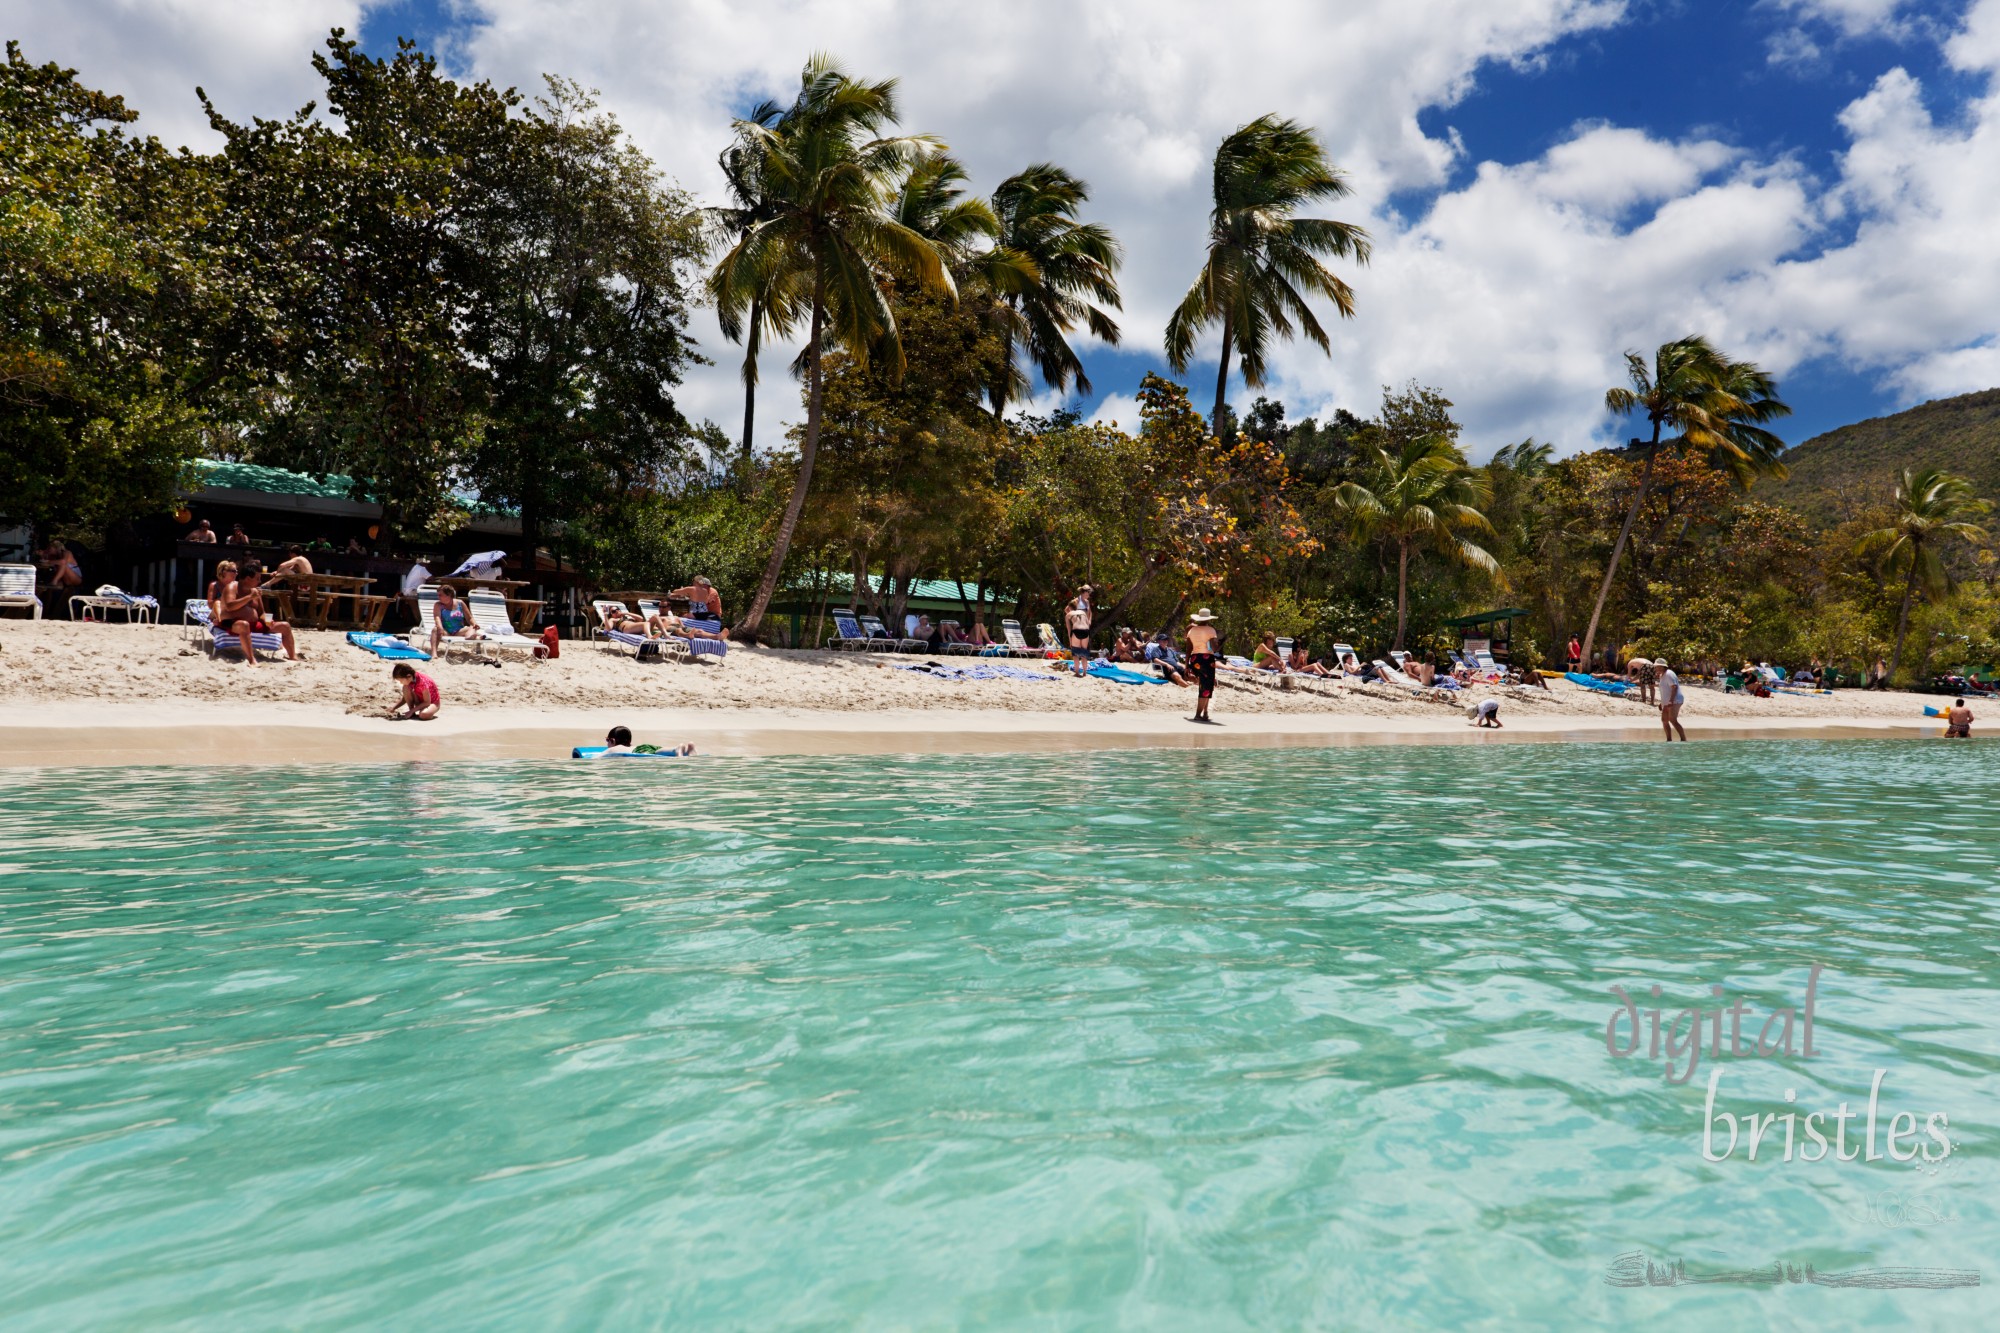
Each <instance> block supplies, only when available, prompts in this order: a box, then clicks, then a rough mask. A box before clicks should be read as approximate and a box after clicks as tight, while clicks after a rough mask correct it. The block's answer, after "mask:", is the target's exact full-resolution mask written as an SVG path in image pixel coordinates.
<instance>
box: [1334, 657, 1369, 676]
mask: <svg viewBox="0 0 2000 1333" xmlns="http://www.w3.org/2000/svg"><path fill="white" fill-rule="evenodd" d="M1372 669H1373V668H1371V667H1364V666H1362V665H1361V659H1360V658H1358V657H1356V656H1355V655H1354V654H1353V653H1342V654H1341V655H1340V673H1341V674H1342V675H1343V676H1360V677H1362V678H1364V679H1366V678H1367V675H1368V673H1369V671H1371V670H1372Z"/></svg>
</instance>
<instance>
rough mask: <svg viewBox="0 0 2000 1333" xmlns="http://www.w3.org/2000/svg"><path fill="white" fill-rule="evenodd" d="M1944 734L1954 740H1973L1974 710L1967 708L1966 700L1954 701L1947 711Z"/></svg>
mask: <svg viewBox="0 0 2000 1333" xmlns="http://www.w3.org/2000/svg"><path fill="white" fill-rule="evenodd" d="M1944 734H1945V735H1946V736H1947V737H1948V738H1950V739H1952V740H1959V741H1965V740H1971V739H1972V710H1971V709H1970V708H1967V707H1966V706H1965V700H1963V699H1954V700H1952V701H1951V707H1950V708H1948V709H1946V710H1945V715H1944Z"/></svg>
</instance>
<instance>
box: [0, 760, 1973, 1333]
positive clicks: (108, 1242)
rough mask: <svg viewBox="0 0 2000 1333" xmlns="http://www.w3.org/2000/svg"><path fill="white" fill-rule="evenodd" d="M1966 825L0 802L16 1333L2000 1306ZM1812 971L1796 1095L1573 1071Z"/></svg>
mask: <svg viewBox="0 0 2000 1333" xmlns="http://www.w3.org/2000/svg"><path fill="white" fill-rule="evenodd" d="M1996 789H2000V748H1996V747H1993V746H1987V745H1976V746H1949V745H1945V744H1943V743H1941V742H1795V741H1773V742H1761V741H1759V742H1739V743H1729V744H1721V743H1718V744H1711V745H1688V746H1671V747H1669V746H1657V745H1655V746H1632V745H1611V744H1591V745H1575V746H1572V745H1537V746H1509V747H1505V748H1498V747H1484V746H1482V747H1451V746H1439V747H1408V748H1381V749H1373V748H1364V749H1337V750H1307V749H1301V750H1283V751H1271V750H1246V751H1195V752H1187V751H1133V752H1117V753H1092V754H1078V755H1060V756H1058V755H1045V754H1023V755H1020V756H1016V757H1010V756H979V757H963V758H951V757H922V758H897V757H873V758H869V757H841V758H828V759H754V760H751V759H743V760H737V759H705V760H700V761H686V762H683V761H673V762H659V763H643V762H624V763H600V764H589V765H583V764H576V763H530V764H480V765H396V766H370V767H360V766H356V767H302V768H297V769H280V770H272V769H256V770H237V769H164V768H148V769H128V770H108V769H95V770H73V771H67V770H65V771H58V770H40V771H33V770H0V1324H5V1325H6V1326H7V1327H10V1328H11V1327H16V1326H18V1327H21V1328H30V1329H42V1328H46V1329H69V1328H82V1327H90V1328H110V1327H145V1328H162V1327H186V1328H196V1327H211V1328H212V1327H218V1326H229V1327H235V1328H251V1327H273V1326H283V1327H337V1326H338V1327H346V1326H362V1325H373V1326H388V1327H423V1328H426V1329H428V1330H437V1329H446V1328H470V1327H496V1326H512V1327H537V1328H558V1327H561V1328H613V1327H616V1328H623V1327H676V1328H693V1327H716V1328H746V1327H755V1328H760V1329H774V1328H807V1327H828V1328H832V1327H847V1326H872V1327H885V1326H886V1327H905V1326H907V1327H948V1326H958V1325H985V1326H997V1327H1035V1328H1064V1329H1067V1328H1076V1329H1085V1328H1105V1327H1132V1328H1152V1327H1162V1328H1200V1329H1228V1328H1301V1327H1323V1328H1348V1327H1356V1328H1361V1327H1366V1328H1406V1327H1407V1328H1438V1327H1452V1326H1463V1327H1473V1328H1481V1327H1492V1328H1519V1327H1568V1326H1601V1325H1610V1324H1623V1323H1626V1322H1628V1321H1637V1322H1640V1323H1643V1324H1644V1325H1645V1326H1648V1327H1689V1328H1696V1327H1700V1328H1714V1327H1724V1326H1745V1327H1748V1326H1756V1327H1793V1326H1797V1327H1806V1326H1809V1325H1810V1326H1813V1327H1854V1326H1883V1327H1909V1326H1944V1325H1946V1324H1950V1323H1954V1322H1956V1323H1957V1324H1958V1325H1959V1326H1966V1327H1971V1326H1974V1325H1976V1324H1977V1323H1979V1322H1981V1321H1980V1319H1979V1318H1978V1317H1977V1316H1978V1313H1979V1312H1980V1311H1981V1309H1982V1304H1983V1303H1982V1301H1981V1299H1980V1297H1981V1293H1980V1291H1979V1290H1977V1289H1971V1290H1943V1291H1925V1290H1906V1289H1895V1290H1829V1289H1812V1288H1804V1289H1802V1288H1801V1287H1799V1286H1797V1285H1792V1284H1786V1283H1779V1284H1777V1285H1775V1286H1773V1285H1768V1284H1764V1285H1750V1286H1742V1285H1719V1286H1713V1285H1712V1286H1682V1287H1677V1288H1675V1289H1672V1290H1655V1289H1651V1288H1646V1289H1640V1290H1631V1289H1624V1288H1619V1287H1615V1286H1612V1285H1608V1284H1607V1283H1606V1281H1605V1276H1604V1275H1605V1273H1606V1271H1607V1268H1608V1267H1609V1265H1610V1264H1611V1263H1612V1261H1613V1260H1614V1258H1615V1257H1617V1256H1618V1255H1621V1254H1627V1253H1630V1252H1632V1251H1644V1252H1645V1253H1646V1254H1647V1255H1648V1256H1650V1257H1652V1258H1653V1259H1655V1260H1656V1261H1660V1262H1668V1263H1670V1262H1672V1261H1674V1260H1676V1259H1678V1260H1681V1261H1683V1262H1684V1263H1685V1264H1686V1266H1687V1268H1688V1270H1689V1271H1690V1272H1693V1271H1697V1270H1700V1271H1711V1270H1716V1271H1719V1270H1729V1269H1750V1268H1755V1267H1759V1266H1768V1265H1770V1264H1771V1263H1773V1262H1777V1261H1784V1262H1787V1263H1792V1264H1796V1265H1805V1264H1808V1263H1810V1264H1813V1265H1815V1266H1816V1268H1817V1269H1818V1270H1819V1271H1821V1272H1832V1271H1843V1270H1854V1269H1867V1268H1879V1267H1921V1268H1925V1269H1944V1270H1953V1271H1970V1270H1978V1269H1980V1268H1981V1267H1982V1264H1983V1265H1984V1267H1985V1270H1986V1271H1985V1274H1984V1280H1985V1281H1987V1282H1993V1281H2000V1211H1996V1206H1995V1203H1994V1199H1995V1190H1994V1186H1995V1184H1996V1183H2000V1182H1996V1180H1995V1175H1994V1171H1993V1167H1992V1152H1993V1146H1994V1144H1995V1141H1996V1140H1995V1133H1994V1130H1995V1125H1996V1122H2000V1038H1996V1027H1995V1020H1996V1015H2000V993H1996V978H2000V930H1996V926H1997V925H2000V915H1997V914H2000V830H1996V828H1995V827H1994V821H1993V819H1992V815H1991V813H1990V811H1991V798H1992V793H1993V792H1994V791H1995V790H1996ZM1815 965H1818V966H1819V967H1821V968H1822V969H1823V971H1822V973H1821V975H1820V979H1819V982H1818V989H1817V995H1816V1014H1815V1017H1816V1029H1815V1034H1814V1040H1815V1042H1816V1043H1817V1046H1818V1053H1817V1054H1816V1055H1815V1056H1814V1057H1813V1058H1811V1059H1805V1058H1793V1059H1789V1060H1759V1059H1751V1058H1731V1057H1730V1056H1729V1055H1728V1051H1727V1047H1728V1041H1729V1036H1728V1032H1727V1024H1726V1020H1725V1024H1724V1033H1723V1037H1722V1042H1723V1047H1724V1054H1723V1055H1722V1056H1720V1057H1711V1055H1710V1053H1709V1050H1708V1048H1707V1047H1704V1048H1703V1050H1702V1052H1701V1059H1700V1062H1699V1064H1698V1066H1697V1068H1696V1069H1695V1071H1694V1073H1693V1075H1692V1076H1691V1077H1690V1078H1689V1079H1688V1081H1686V1082H1685V1083H1674V1082H1671V1081H1669V1079H1668V1077H1667V1073H1666V1069H1665V1063H1666V1062H1665V1061H1664V1060H1663V1059H1662V1058H1657V1057H1651V1056H1650V1055H1649V1054H1648V1052H1647V1051H1646V1050H1645V1049H1643V1048H1642V1049H1641V1050H1640V1051H1639V1052H1638V1053H1636V1054H1635V1055H1634V1056H1632V1057H1631V1058H1626V1059H1618V1058H1614V1057H1613V1056H1612V1055H1611V1054H1610V1053H1609V1052H1608V1051H1607V1049H1606V1037H1605V1029H1606V1023H1607V1020H1609V1019H1610V1018H1611V1017H1612V1015H1613V1014H1614V1012H1615V1011H1618V1009H1619V1002H1618V1000H1617V998H1616V997H1615V996H1614V995H1613V993H1612V990H1611V988H1612V987H1613V986H1614V985H1616V986H1621V987H1623V988H1624V989H1625V991H1626V992H1627V993H1629V994H1631V995H1632V996H1633V998H1634V1002H1635V1004H1636V1005H1638V1006H1641V1007H1647V1008H1650V1007H1653V1006H1655V1005H1658V1006H1661V1007H1663V1008H1664V1009H1665V1010H1666V1014H1665V1021H1666V1023H1667V1024H1668V1025H1669V1026H1670V1025H1671V1022H1672V1019H1673V1016H1674V1014H1675V1013H1676V1012H1677V1011H1679V1010H1681V1009H1683V1008H1686V1007H1689V1006H1694V1005H1700V1006H1703V1007H1711V1006H1712V1004H1713V1003H1714V1002H1712V1001H1711V998H1710V997H1711V991H1710V989H1709V988H1710V987H1711V986H1712V985H1721V986H1724V987H1725V988H1726V996H1727V997H1728V998H1727V999H1725V1000H1724V1001H1722V1002H1720V1003H1721V1005H1722V1006H1723V1007H1726V1006H1727V1004H1728V1003H1729V1002H1730V1001H1733V1000H1734V999H1735V998H1737V997H1739V996H1740V997H1743V998H1744V999H1745V1000H1746V1002H1747V1004H1748V1005H1749V1006H1750V1008H1751V1009H1752V1010H1753V1011H1755V1012H1756V1013H1757V1014H1759V1015H1760V1016H1761V1015H1763V1014H1767V1013H1769V1012H1770V1011H1771V1010H1773V1009H1775V1008H1780V1007H1785V1006H1792V1007H1798V1006H1802V1005H1803V1003H1804V1001H1805V995H1806V987H1807V980H1808V976H1809V974H1810V970H1811V969H1812V968H1813V967H1814V966H1815ZM1656 984H1657V985H1659V986H1660V987H1661V988H1662V992H1663V996H1664V998H1663V999H1661V1000H1657V1001H1656V1000H1654V999H1652V998H1651V996H1650V992H1649V989H1648V988H1650V987H1651V986H1653V985H1656ZM1754 1021H1756V1022H1761V1017H1760V1018H1758V1019H1757V1020H1754ZM1621 1031H1622V1029H1621ZM1715 1070H1719V1071H1720V1075H1721V1076H1720V1084H1719V1090H1718V1093H1717V1100H1716V1105H1717V1107H1718V1108H1722V1107H1724V1106H1727V1107H1728V1108H1729V1109H1730V1110H1731V1111H1732V1112H1735V1113H1745V1112H1749V1111H1751V1110H1752V1109H1755V1110H1757V1111H1761V1112H1765V1113H1779V1114H1782V1113H1784V1112H1786V1111H1793V1110H1796V1111H1798V1112H1799V1113H1801V1115H1803V1113H1804V1112H1805V1111H1807V1110H1819V1111H1825V1112H1831V1111H1833V1109H1834V1108H1835V1107H1836V1106H1837V1105H1839V1104H1840V1103H1842V1102H1846V1103H1849V1104H1851V1105H1852V1106H1854V1107H1855V1108H1856V1109H1857V1115H1858V1114H1859V1111H1860V1109H1861V1108H1864V1107H1865V1106H1866V1104H1867V1103H1868V1101H1869V1096H1870V1088H1871V1083H1872V1082H1873V1080H1874V1078H1875V1075H1876V1071H1886V1073H1885V1074H1884V1076H1883V1080H1882V1083H1881V1087H1880V1094H1879V1095H1880V1102H1881V1107H1882V1117H1883V1120H1884V1122H1885V1124H1886V1122H1887V1120H1888V1117H1889V1116H1890V1114H1891V1112H1892V1110H1894V1111H1903V1110H1907V1111H1910V1112H1913V1113H1914V1114H1915V1118H1916V1122H1917V1124H1918V1125H1919V1126H1922V1125H1923V1124H1924V1123H1925V1117H1926V1116H1927V1115H1929V1114H1930V1113H1932V1112H1943V1113H1946V1114H1948V1116H1949V1137H1950V1139H1951V1140H1952V1141H1953V1142H1954V1143H1955V1144H1956V1145H1957V1147H1956V1149H1955V1151H1954V1153H1953V1154H1952V1156H1951V1157H1949V1158H1948V1159H1946V1160H1945V1161H1944V1162H1943V1163H1942V1164H1939V1165H1934V1166H1926V1164H1925V1163H1924V1162H1923V1160H1922V1159H1921V1158H1918V1159H1917V1160H1916V1162H1915V1163H1914V1164H1912V1163H1895V1162H1891V1161H1887V1160H1883V1161H1874V1162H1871V1161H1868V1160H1865V1159H1860V1160H1855V1161H1848V1162H1833V1161H1821V1162H1817V1163H1805V1162H1802V1161H1784V1160H1782V1159H1779V1158H1777V1157H1775V1156H1774V1155H1773V1152H1774V1150H1773V1148H1772V1141H1771V1140H1768V1139H1767V1141H1766V1143H1765V1148H1764V1150H1763V1151H1762V1152H1761V1153H1760V1155H1759V1160H1757V1161H1754V1162H1752V1161H1749V1160H1746V1158H1745V1149H1744V1147H1738V1148H1737V1149H1736V1151H1735V1153H1734V1154H1733V1155H1732V1156H1731V1157H1730V1158H1729V1159H1727V1160H1723V1161H1707V1160H1704V1157H1703V1153H1702V1147H1703V1123H1704V1105H1705V1099H1706V1096H1707V1091H1708V1080H1709V1077H1710V1074H1711V1072H1712V1071H1715ZM1676 1072H1678V1071H1676ZM1787 1090H1791V1091H1792V1093H1793V1094H1794V1097H1795V1101H1794V1102H1791V1103H1788V1102H1786V1100H1785V1094H1786V1091H1787ZM1720 1132H1721V1131H1720V1130H1718V1131H1717V1133H1718V1134H1720ZM1859 1132H1860V1131H1859V1128H1858V1122H1857V1127H1856V1128H1854V1129H1851V1130H1850V1131H1849V1133H1850V1135H1853V1136H1858V1134H1859ZM1918 1137H1919V1139H1923V1141H1925V1142H1929V1141H1930V1140H1928V1139H1924V1137H1923V1134H1922V1132H1921V1130H1920V1131H1919V1134H1918ZM1850 1141H1855V1140H1852V1139H1851V1140H1850ZM1913 1199H1920V1201H1921V1202H1920V1206H1918V1207H1916V1208H1915V1209H1914V1210H1913V1207H1912V1200H1913ZM1885 1200H1887V1201H1889V1203H1890V1204H1893V1205H1894V1206H1885ZM1986 1312H1987V1313H1990V1307H1989V1308H1987V1311H1986Z"/></svg>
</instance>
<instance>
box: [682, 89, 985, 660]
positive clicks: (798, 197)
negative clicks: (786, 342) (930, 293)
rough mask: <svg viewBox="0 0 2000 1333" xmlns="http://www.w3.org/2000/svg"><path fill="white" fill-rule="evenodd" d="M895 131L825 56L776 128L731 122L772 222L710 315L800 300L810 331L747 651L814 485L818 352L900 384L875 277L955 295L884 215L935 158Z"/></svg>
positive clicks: (884, 299)
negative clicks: (798, 420) (763, 298)
mask: <svg viewBox="0 0 2000 1333" xmlns="http://www.w3.org/2000/svg"><path fill="white" fill-rule="evenodd" d="M895 122H896V81H895V80H894V79H886V80H884V81H882V82H880V83H863V82H860V81H858V80H856V79H853V78H850V77H849V76H848V75H847V74H846V73H845V72H844V71H843V70H842V69H841V68H840V66H839V65H837V64H836V63H834V61H833V60H832V59H831V58H829V57H827V56H824V55H816V56H814V57H813V58H812V59H811V60H810V61H808V62H807V64H806V67H805V71H804V73H803V74H802V75H801V76H800V88H799V95H798V98H797V100H796V101H795V102H793V104H792V106H791V107H790V108H789V109H788V110H787V111H786V112H785V113H784V115H783V116H781V117H780V118H779V119H778V120H777V122H776V123H775V124H760V123H758V122H756V121H754V120H749V119H745V120H739V121H737V122H736V133H737V136H738V137H739V139H741V140H742V141H744V144H745V146H746V149H747V150H748V151H751V152H752V153H753V154H754V159H755V162H754V166H753V167H752V168H750V170H752V171H754V173H755V179H756V180H757V182H758V186H759V189H760V190H761V191H762V193H763V197H764V198H765V199H766V200H767V201H768V206H769V216H767V217H764V218H761V219H759V220H758V221H756V222H755V223H753V224H752V225H751V226H749V227H748V228H747V229H745V230H744V232H743V234H742V235H741V236H740V237H739V238H738V239H737V241H736V244H735V245H734V246H732V247H731V248H730V251H729V253H728V254H726V255H724V256H723V258H722V260H721V262H720V263H719V264H718V265H717V267H716V273H717V278H716V280H715V281H714V282H713V283H712V284H711V289H712V290H713V292H714V294H715V298H716V304H717V307H718V309H719V310H727V311H731V312H735V314H736V316H737V317H740V316H741V314H742V312H745V311H747V310H748V308H749V306H750V303H751V302H752V301H753V300H754V299H755V298H756V297H757V296H758V295H759V294H760V293H764V294H769V293H773V292H787V293H790V292H799V293H803V294H804V297H803V300H802V302H801V309H802V310H803V311H805V312H806V313H807V314H808V315H809V323H810V329H809V332H808V335H807V341H806V348H805V363H806V364H805V373H806V424H805V432H804V436H803V438H802V439H801V440H800V442H799V474H798V477H797V479H796V480H795V481H794V482H793V483H792V493H791V496H790V498H789V499H788V500H787V501H786V502H785V511H784V515H783V517H782V518H781V519H780V520H779V523H778V533H777V537H776V539H775V541H774V542H773V543H772V548H771V558H770V561H769V562H768V563H767V564H766V565H765V567H764V576H763V578H762V579H761V580H760V581H759V582H758V585H757V592H756V595H755V597H754V598H752V600H751V603H750V610H749V613H748V614H747V615H746V616H745V617H744V618H743V620H742V621H740V622H739V623H738V624H737V627H736V634H737V637H739V638H741V639H743V640H744V641H745V642H754V641H755V640H756V637H757V631H758V629H759V627H760V626H761V625H762V624H763V619H764V612H765V611H766V609H768V608H769V606H770V604H771V597H772V595H773V594H774V593H775V592H776V591H777V587H778V579H779V577H780V576H781V575H782V574H783V573H784V567H785V557H786V556H787V555H788V554H789V553H790V551H791V544H792V534H793V533H794V532H795V531H797V529H798V524H799V515H800V513H801V512H803V510H804V508H805V501H806V494H807V491H808V489H809V488H810V487H811V485H812V473H813V461H814V459H815V458H816V457H817V455H818V451H819V432H820V410H821V390H822V387H823V386H822V382H821V375H820V364H821V359H822V354H823V352H824V350H825V348H826V346H827V345H828V344H829V343H837V344H839V345H840V346H842V347H844V348H845V349H846V350H847V351H848V353H849V354H850V355H852V356H853V357H854V358H855V359H856V360H857V361H865V360H867V359H868V358H869V356H870V355H876V356H880V357H881V358H882V359H883V361H884V364H885V366H886V367H887V369H888V370H889V372H890V373H891V374H892V375H900V374H901V373H902V368H903V350H902V345H901V343H900V342H899V341H898V339H897V336H896V317H895V313H894V311H893V310H892V309H891V308H890V303H889V295H888V292H887V290H886V284H885V283H884V282H883V281H882V278H881V274H882V272H883V271H884V270H885V269H889V268H894V269H896V270H897V271H899V272H902V273H906V274H908V275H909V277H910V279H911V280H912V281H914V282H915V283H916V284H917V285H918V286H919V287H920V288H923V289H926V290H934V291H939V292H943V293H945V294H947V295H955V294H956V288H955V287H954V285H953V283H952V279H951V273H950V272H949V270H947V269H946V268H945V266H944V262H943V259H942V258H941V256H940V255H939V254H938V251H937V248H936V247H935V246H933V245H932V244H931V243H930V242H929V241H927V240H925V239H924V238H923V237H921V236H919V235H917V234H916V233H915V232H913V231H911V230H910V229H909V228H908V227H906V226H904V225H903V224H902V223H900V222H897V221H896V220H895V219H894V218H893V217H891V216H890V215H889V213H888V211H887V201H888V200H889V199H890V197H891V195H892V193H893V192H894V190H895V189H896V187H897V185H898V183H899V182H901V181H902V180H903V179H904V177H905V176H906V175H907V173H908V171H909V169H910V167H911V166H912V165H913V164H914V163H915V162H917V161H918V160H920V159H922V158H924V157H927V156H929V155H931V154H933V153H935V152H937V151H938V150H939V149H940V148H941V147H942V145H941V144H939V143H938V142H937V140H936V139H934V138H931V137H930V136H928V135H899V136H893V137H890V136H884V135H882V133H881V131H882V130H884V129H885V128H887V127H888V126H891V125H893V124H895Z"/></svg>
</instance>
